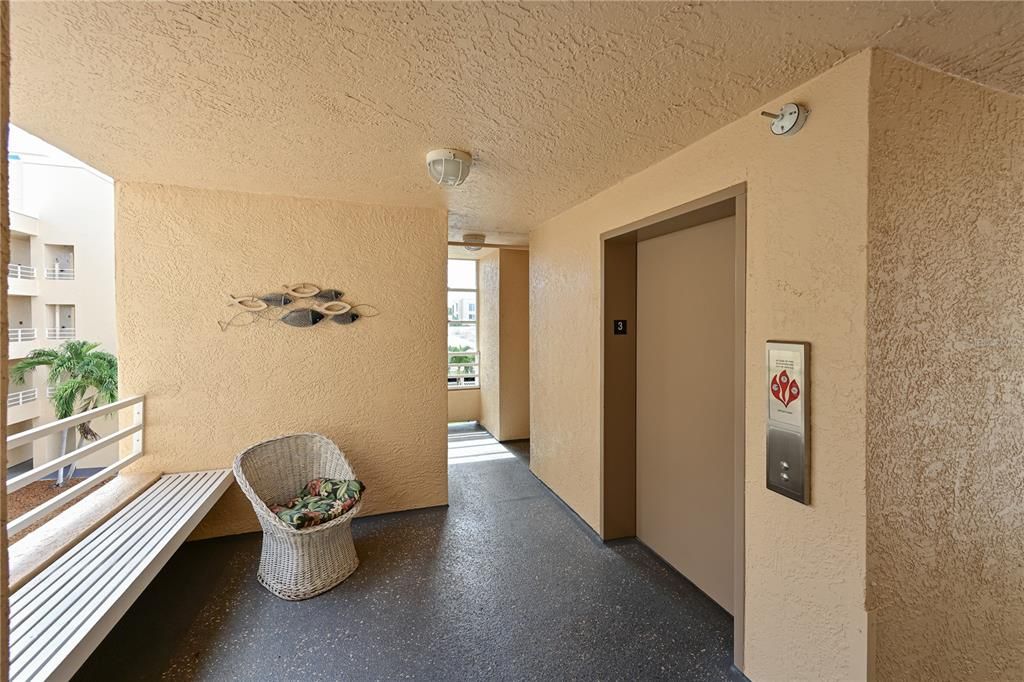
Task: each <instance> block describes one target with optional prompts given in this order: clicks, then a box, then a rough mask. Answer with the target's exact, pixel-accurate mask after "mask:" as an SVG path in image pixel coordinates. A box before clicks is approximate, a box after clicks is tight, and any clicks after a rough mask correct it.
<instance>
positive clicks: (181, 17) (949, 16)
mask: <svg viewBox="0 0 1024 682" xmlns="http://www.w3.org/2000/svg"><path fill="white" fill-rule="evenodd" d="M11 19H12V54H13V65H12V72H13V73H12V99H11V109H12V120H13V121H14V122H15V123H16V124H18V125H19V126H22V127H23V128H25V129H27V130H28V131H30V132H32V133H34V134H36V135H39V136H40V137H43V138H44V139H46V140H47V141H49V142H52V143H54V144H56V145H58V146H59V147H61V148H63V149H65V150H67V151H69V152H71V153H72V154H74V155H76V156H78V157H79V158H81V159H82V160H84V161H85V162H86V163H89V164H90V165H92V166H94V167H96V168H98V169H99V170H101V171H103V172H104V173H107V174H109V175H112V176H114V177H115V178H117V179H119V180H129V181H146V182H158V183H173V184H181V185H190V186H197V187H211V188H220V189H235V190H243V191H252V192H267V193H275V194H291V195H299V196H315V197H330V198H337V199H342V200H346V201H354V202H361V203H375V204H376V203H382V204H409V205H417V206H445V207H447V208H448V209H449V215H450V218H449V223H450V226H451V227H452V228H453V233H454V234H458V233H459V232H460V231H461V229H462V228H467V229H469V228H472V230H477V231H486V232H489V233H492V234H494V233H522V232H525V231H526V230H528V229H529V228H530V227H532V226H533V225H535V224H537V223H538V222H540V221H542V220H543V219H545V218H548V217H550V216H552V215H554V214H556V213H558V212H560V211H562V210H564V209H566V208H568V207H569V206H571V205H573V204H574V203H576V202H578V201H579V200H581V199H583V198H585V197H587V196H590V195H591V194H594V193H595V192H597V191H599V190H601V189H604V188H605V187H608V186H609V185H611V184H614V183H615V182H616V181H618V180H620V179H622V178H624V177H626V176H628V175H630V174H632V173H635V172H636V171H638V170H640V169H642V168H644V167H646V166H648V165H650V164H651V163H653V162H655V161H657V160H659V159H661V158H663V157H665V156H668V155H669V154H670V153H672V152H673V151H675V150H677V149H679V148H681V147H683V146H685V145H687V144H688V143H690V142H692V141H694V140H696V139H698V138H700V137H702V136H703V135H705V134H707V133H709V132H711V131H712V130H715V129H716V128H719V127H721V126H723V125H725V124H726V123H728V122H730V121H731V120H733V119H735V118H736V117H738V116H739V115H742V114H745V113H747V112H749V111H751V110H752V109H754V108H755V107H757V106H759V105H760V104H762V103H764V102H765V101H767V100H769V99H771V98H772V97H774V96H776V95H778V94H781V93H783V92H785V91H786V90H788V89H790V88H791V87H793V86H795V85H797V84H799V83H801V82H803V81H806V80H807V79H809V78H811V77H812V76H814V75H816V74H818V73H820V72H822V71H824V70H826V69H827V68H829V67H830V66H831V65H833V64H835V63H836V62H838V61H840V60H842V59H844V58H845V57H847V56H848V55H850V54H852V53H855V52H858V51H860V50H862V49H864V48H865V47H870V46H879V47H883V48H888V49H892V50H894V51H896V52H899V53H900V54H903V55H905V56H907V57H910V58H911V59H915V60H917V61H920V62H923V63H927V64H932V65H934V66H936V67H938V68H941V69H943V70H946V71H950V72H952V73H956V74H960V75H963V76H966V77H968V78H971V79H974V80H977V81H979V82H983V83H987V84H990V85H993V86H996V87H999V88H1001V89H1004V90H1008V91H1011V92H1015V93H1022V92H1024V54H1022V52H1024V49H1022V45H1024V3H1014V2H1007V3H982V2H965V3H941V2H939V3H924V2H911V3H875V2H859V3H850V4H848V3H840V2H822V3H781V2H776V3H769V2H764V3H742V2H722V3H709V4H704V5H694V4H689V3H607V4H605V3H601V4H582V3H580V4H575V3H572V4H571V3H534V4H526V5H520V4H483V3H444V4H440V3H360V4H342V3H327V4H307V3H296V4H291V3H269V2H264V3H225V4H221V3H205V2H203V3H198V2H174V3H170V2H166V3H134V2H128V3H98V2H62V3H41V2H13V3H12V7H11ZM439 146H454V147H459V148H463V149H467V150H470V151H472V153H473V154H474V156H475V157H476V159H477V165H476V166H475V167H474V169H473V172H472V173H471V174H470V177H469V180H467V181H466V183H465V184H464V185H463V186H462V187H461V188H458V189H455V190H448V191H445V190H442V189H440V188H438V187H435V186H432V185H431V184H430V182H429V180H428V178H427V175H426V172H425V170H424V167H423V155H424V154H425V153H426V151H427V150H429V149H431V148H433V147H439ZM512 237H515V235H512Z"/></svg>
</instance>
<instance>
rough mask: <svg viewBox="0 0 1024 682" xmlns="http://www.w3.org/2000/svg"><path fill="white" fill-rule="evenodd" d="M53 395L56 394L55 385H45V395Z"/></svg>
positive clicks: (49, 396) (48, 396) (50, 396)
mask: <svg viewBox="0 0 1024 682" xmlns="http://www.w3.org/2000/svg"><path fill="white" fill-rule="evenodd" d="M55 395H57V387H56V386H47V387H46V397H47V398H52V397H53V396H55Z"/></svg>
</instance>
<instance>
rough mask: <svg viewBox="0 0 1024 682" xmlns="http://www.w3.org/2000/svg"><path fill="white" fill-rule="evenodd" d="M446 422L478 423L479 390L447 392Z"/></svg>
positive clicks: (469, 389) (466, 389) (464, 389)
mask: <svg viewBox="0 0 1024 682" xmlns="http://www.w3.org/2000/svg"><path fill="white" fill-rule="evenodd" d="M448 421H449V422H475V421H480V389H478V388H463V389H459V390H457V391H448Z"/></svg>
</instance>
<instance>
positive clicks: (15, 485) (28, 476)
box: [7, 424, 142, 495]
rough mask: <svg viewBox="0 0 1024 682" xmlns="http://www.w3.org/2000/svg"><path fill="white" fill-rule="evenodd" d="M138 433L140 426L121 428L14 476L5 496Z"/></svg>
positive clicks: (8, 483) (8, 482) (9, 482)
mask: <svg viewBox="0 0 1024 682" xmlns="http://www.w3.org/2000/svg"><path fill="white" fill-rule="evenodd" d="M139 431H142V424H132V425H131V426H128V427H126V428H123V429H121V430H120V431H115V432H114V433H112V434H110V435H109V436H104V437H103V438H99V439H97V440H94V441H93V442H91V443H89V444H88V445H83V446H82V447H80V448H78V449H77V450H74V451H72V452H69V453H68V454H66V455H64V456H63V457H59V458H57V459H54V460H51V461H49V462H47V463H46V464H43V465H40V466H37V467H36V468H34V469H32V470H31V471H26V472H25V473H23V474H21V475H19V476H15V477H14V478H11V479H10V480H8V481H7V494H8V495H10V494H11V493H13V492H14V491H15V490H21V489H22V488H24V487H25V486H27V485H28V484H29V483H32V482H34V481H38V480H39V479H41V478H43V477H45V476H46V475H47V474H52V473H53V472H54V471H56V470H57V469H60V468H61V467H65V466H67V465H68V464H71V463H72V462H77V461H78V460H80V459H82V458H83V457H88V456H89V455H91V454H92V453H94V452H96V451H97V450H102V449H103V448H105V447H107V446H108V445H112V444H114V443H116V442H118V441H119V440H121V439H122V438H125V437H126V436H131V435H132V434H135V433H138V432H139Z"/></svg>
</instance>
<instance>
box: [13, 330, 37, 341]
mask: <svg viewBox="0 0 1024 682" xmlns="http://www.w3.org/2000/svg"><path fill="white" fill-rule="evenodd" d="M7 340H8V341H9V342H11V343H18V342H19V341H35V340H36V330H35V329H26V328H23V327H18V328H17V329H8V330H7Z"/></svg>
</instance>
